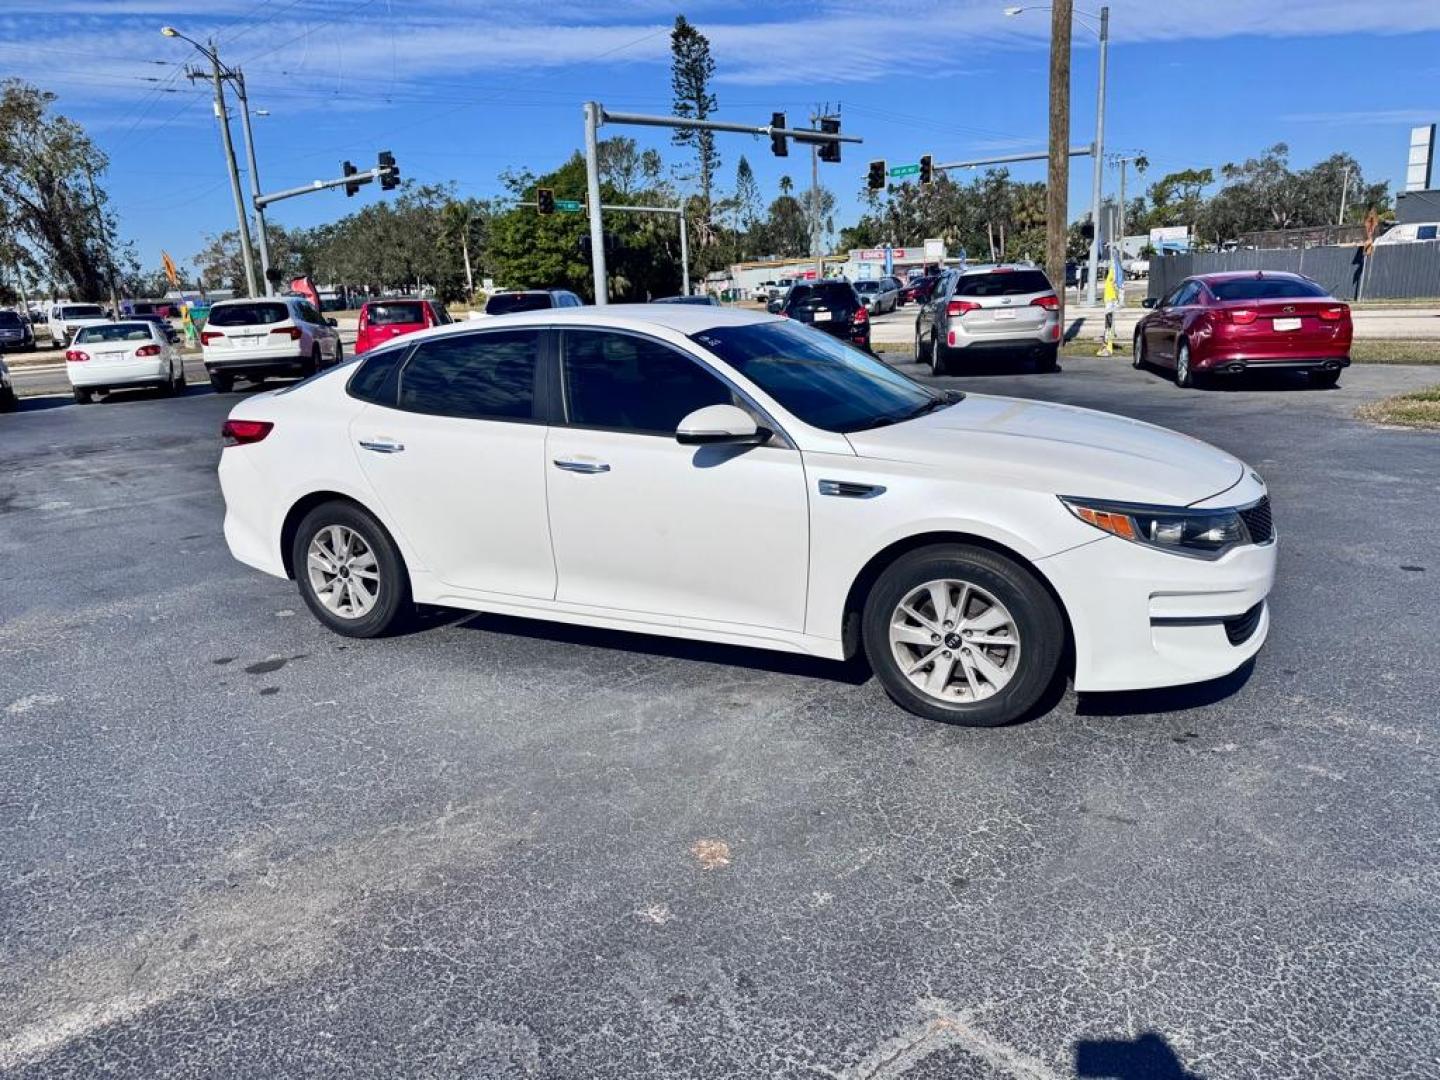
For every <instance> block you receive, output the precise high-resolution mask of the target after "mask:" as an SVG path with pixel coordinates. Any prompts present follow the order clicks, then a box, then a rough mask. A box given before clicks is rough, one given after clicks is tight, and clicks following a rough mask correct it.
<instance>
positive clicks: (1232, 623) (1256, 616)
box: [1225, 600, 1265, 645]
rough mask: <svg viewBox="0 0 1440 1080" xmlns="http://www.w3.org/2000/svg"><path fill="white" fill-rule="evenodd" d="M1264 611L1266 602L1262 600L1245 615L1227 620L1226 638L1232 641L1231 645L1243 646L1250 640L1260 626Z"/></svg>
mask: <svg viewBox="0 0 1440 1080" xmlns="http://www.w3.org/2000/svg"><path fill="white" fill-rule="evenodd" d="M1264 610H1265V601H1264V600H1261V601H1260V603H1258V604H1256V605H1255V606H1254V607H1252V608H1251V609H1250V610H1249V611H1247V612H1245V614H1244V615H1236V616H1235V617H1234V618H1233V619H1226V620H1225V636H1226V637H1227V638H1229V639H1230V644H1231V645H1243V644H1245V642H1247V641H1249V640H1250V637H1251V635H1253V634H1254V633H1255V628H1256V627H1257V626H1259V625H1260V615H1261V613H1262V612H1264Z"/></svg>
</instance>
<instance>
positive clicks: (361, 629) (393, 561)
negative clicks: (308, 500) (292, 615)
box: [290, 501, 410, 638]
mask: <svg viewBox="0 0 1440 1080" xmlns="http://www.w3.org/2000/svg"><path fill="white" fill-rule="evenodd" d="M290 558H291V566H293V567H294V569H295V580H296V582H297V583H298V584H299V586H300V595H301V596H302V597H303V598H304V600H305V604H306V606H307V607H309V609H310V610H311V612H313V613H314V615H315V617H316V618H317V619H319V620H320V621H321V622H322V623H324V624H325V625H326V626H328V627H329V628H330V629H331V630H334V631H335V632H336V633H337V634H344V635H345V636H346V637H357V638H369V637H379V636H381V635H382V634H385V633H387V632H389V631H391V630H394V629H396V628H397V627H398V625H399V623H400V622H401V619H402V616H403V614H404V613H405V612H406V611H407V610H408V609H409V606H410V577H409V574H408V572H407V571H406V569H405V561H404V560H403V559H402V558H401V557H400V552H399V550H398V549H397V548H396V547H395V542H394V540H392V539H391V538H390V534H389V533H387V532H386V531H385V528H384V526H382V525H381V524H380V523H379V522H378V521H376V520H375V519H374V518H373V517H372V516H371V515H370V514H368V513H366V512H365V511H364V510H362V509H361V508H360V507H358V506H356V505H355V504H354V503H348V502H340V501H335V502H328V503H323V504H321V505H320V506H317V507H316V508H315V509H314V510H311V511H310V512H309V513H308V514H306V515H305V517H304V519H303V520H302V521H301V522H300V527H299V528H298V529H297V530H296V531H295V539H294V542H293V544H292V546H291V549H290Z"/></svg>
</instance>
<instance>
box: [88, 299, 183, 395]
mask: <svg viewBox="0 0 1440 1080" xmlns="http://www.w3.org/2000/svg"><path fill="white" fill-rule="evenodd" d="M65 374H66V375H67V376H68V377H69V379H70V386H71V388H72V389H73V390H74V393H75V400H76V401H77V402H79V403H80V404H81V405H84V404H87V403H88V402H89V401H90V398H91V395H92V394H96V393H104V392H108V391H110V390H118V389H121V388H122V387H133V386H158V387H161V388H163V389H164V390H165V391H166V392H167V393H171V394H176V393H179V392H180V391H181V390H183V389H184V388H185V358H184V356H182V355H181V352H180V350H179V349H177V348H176V347H175V344H174V342H173V341H172V340H171V336H170V331H169V329H168V328H167V327H163V326H160V325H158V324H156V323H153V322H146V321H142V320H138V319H137V320H136V321H135V322H115V323H109V322H107V323H100V324H99V325H96V326H86V327H83V328H82V329H81V330H80V331H79V332H78V333H77V334H76V335H75V340H74V341H73V342H71V343H70V348H68V349H66V350H65Z"/></svg>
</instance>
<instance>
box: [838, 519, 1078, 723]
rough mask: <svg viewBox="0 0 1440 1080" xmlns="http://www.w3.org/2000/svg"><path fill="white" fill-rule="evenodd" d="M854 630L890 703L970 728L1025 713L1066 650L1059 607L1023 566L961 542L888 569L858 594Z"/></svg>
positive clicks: (920, 553) (1050, 680)
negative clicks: (860, 612) (860, 609)
mask: <svg viewBox="0 0 1440 1080" xmlns="http://www.w3.org/2000/svg"><path fill="white" fill-rule="evenodd" d="M862 633H863V638H864V643H865V655H866V657H867V658H868V659H869V661H870V666H871V668H872V669H873V670H874V672H875V675H876V677H877V678H879V680H880V682H881V684H882V685H883V686H884V687H885V690H886V692H887V693H889V695H890V697H891V698H892V699H893V700H894V701H895V702H896V703H897V704H899V705H901V706H902V707H903V708H905V709H907V710H909V711H910V712H913V713H915V714H916V715H918V716H924V717H927V718H929V719H931V720H939V721H942V722H944V723H948V724H961V725H965V726H972V727H993V726H995V725H997V724H1005V723H1010V722H1011V721H1014V720H1017V719H1020V718H1021V717H1023V716H1024V715H1026V713H1028V712H1029V711H1030V710H1031V709H1033V708H1034V707H1035V705H1036V703H1037V702H1039V700H1040V698H1041V696H1042V695H1043V694H1044V693H1045V691H1046V690H1047V689H1048V688H1049V687H1050V686H1051V684H1052V683H1053V681H1054V680H1055V677H1056V673H1057V671H1058V669H1059V666H1060V659H1061V656H1062V655H1063V653H1064V646H1065V624H1064V620H1063V618H1062V617H1061V614H1060V609H1059V607H1058V606H1057V605H1056V603H1055V601H1054V600H1053V599H1052V598H1051V596H1050V594H1049V593H1048V592H1046V591H1045V589H1044V587H1043V586H1041V584H1040V583H1039V582H1038V581H1037V580H1036V579H1035V577H1034V575H1032V574H1031V573H1030V571H1028V570H1027V569H1025V568H1024V567H1023V566H1020V565H1019V564H1017V563H1015V562H1014V561H1012V560H1011V559H1008V558H1006V557H1005V556H1003V555H1000V554H997V553H996V552H992V551H988V550H986V549H983V548H977V547H970V546H968V545H962V544H954V545H937V546H934V547H927V548H921V549H918V550H916V551H912V552H910V553H909V554H907V555H903V556H901V557H900V558H899V559H897V560H896V561H895V562H894V563H892V564H891V565H890V566H889V567H887V568H886V570H885V571H884V572H883V573H882V574H881V575H880V577H879V579H878V580H877V581H876V582H875V586H874V587H873V588H872V589H871V590H870V595H869V596H868V597H867V598H866V601H865V612H864V616H863V620H862Z"/></svg>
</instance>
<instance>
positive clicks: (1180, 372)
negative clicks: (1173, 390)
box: [1175, 338, 1195, 389]
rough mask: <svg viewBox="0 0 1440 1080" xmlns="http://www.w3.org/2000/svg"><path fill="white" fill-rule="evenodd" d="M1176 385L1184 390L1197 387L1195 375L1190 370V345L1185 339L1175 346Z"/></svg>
mask: <svg viewBox="0 0 1440 1080" xmlns="http://www.w3.org/2000/svg"><path fill="white" fill-rule="evenodd" d="M1175 385H1176V386H1179V387H1181V388H1184V389H1188V388H1189V387H1192V386H1194V385H1195V373H1194V372H1193V371H1192V370H1190V343H1189V342H1188V341H1186V340H1185V339H1184V338H1181V339H1180V341H1179V343H1178V344H1177V345H1176V346H1175Z"/></svg>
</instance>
